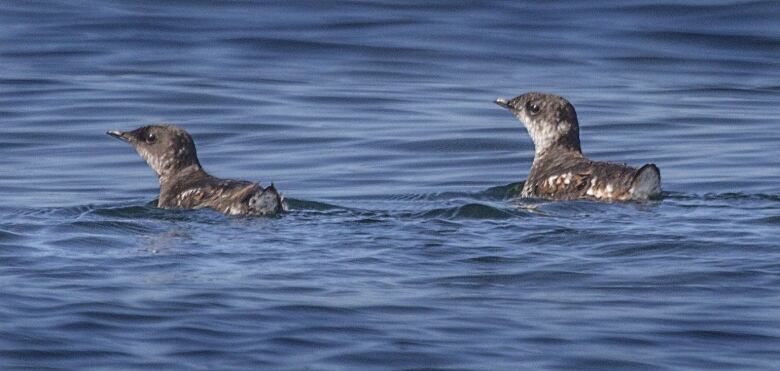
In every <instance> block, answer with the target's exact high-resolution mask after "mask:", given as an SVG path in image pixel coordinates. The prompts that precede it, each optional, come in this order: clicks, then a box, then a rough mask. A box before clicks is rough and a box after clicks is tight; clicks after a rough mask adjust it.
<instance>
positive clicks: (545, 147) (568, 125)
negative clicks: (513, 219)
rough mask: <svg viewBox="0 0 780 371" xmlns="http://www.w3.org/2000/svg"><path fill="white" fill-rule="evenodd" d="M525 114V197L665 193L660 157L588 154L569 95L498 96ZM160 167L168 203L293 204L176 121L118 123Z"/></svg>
mask: <svg viewBox="0 0 780 371" xmlns="http://www.w3.org/2000/svg"><path fill="white" fill-rule="evenodd" d="M496 103H497V104H498V105H500V106H503V107H505V108H507V109H509V111H510V112H511V113H512V114H514V115H515V117H517V118H518V119H519V120H520V121H522V122H523V124H524V125H525V127H526V129H527V130H528V134H529V135H530V136H531V139H532V140H533V143H534V147H535V153H534V161H533V164H532V165H531V171H530V173H529V174H528V179H527V180H526V181H525V184H524V186H523V190H522V192H521V196H522V197H538V198H545V199H553V200H574V199H590V200H597V201H632V200H637V201H642V200H647V199H650V198H653V197H657V196H658V195H660V193H661V174H660V172H659V171H658V168H657V167H656V166H655V165H654V164H646V165H644V166H642V167H640V168H639V169H636V168H632V167H629V166H626V165H621V164H615V163H609V162H599V161H591V160H588V159H587V158H586V157H585V156H584V155H583V154H582V150H581V148H580V137H579V123H578V122H577V113H576V112H575V111H574V106H572V105H571V103H569V102H568V101H567V100H566V99H564V98H562V97H559V96H556V95H552V94H544V93H526V94H523V95H520V96H518V97H515V98H513V99H509V100H507V99H503V98H501V99H498V100H496ZM107 134H108V135H111V136H113V137H116V138H119V139H121V140H124V141H126V142H128V143H130V144H131V145H133V147H134V148H135V150H136V151H137V152H138V154H140V155H141V157H143V158H144V160H146V163H148V164H149V166H150V167H151V168H152V169H153V170H154V172H155V173H156V174H157V177H158V178H159V181H160V198H159V200H158V202H157V206H158V207H161V208H180V209H198V208H212V209H215V210H217V211H220V212H222V213H224V214H228V215H276V214H280V213H282V212H284V211H286V210H287V204H286V202H285V201H284V197H283V196H282V195H281V194H280V193H279V192H277V190H276V188H275V187H274V186H273V184H272V185H270V186H269V187H265V188H264V187H262V186H261V185H260V184H259V183H253V182H248V181H243V180H232V179H220V178H216V177H213V176H211V175H209V174H208V173H206V171H204V170H203V167H202V166H201V165H200V162H199V161H198V156H197V153H196V151H195V142H194V141H193V140H192V136H190V134H188V133H187V132H186V131H185V130H184V129H181V128H179V127H176V126H173V125H151V126H144V127H141V128H138V129H135V130H133V131H128V132H121V131H117V130H110V131H108V132H107Z"/></svg>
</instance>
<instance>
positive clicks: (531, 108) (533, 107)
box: [525, 103, 539, 115]
mask: <svg viewBox="0 0 780 371" xmlns="http://www.w3.org/2000/svg"><path fill="white" fill-rule="evenodd" d="M525 109H526V111H528V113H529V114H531V115H535V114H537V113H539V105H538V104H536V103H528V104H527V105H526V107H525Z"/></svg>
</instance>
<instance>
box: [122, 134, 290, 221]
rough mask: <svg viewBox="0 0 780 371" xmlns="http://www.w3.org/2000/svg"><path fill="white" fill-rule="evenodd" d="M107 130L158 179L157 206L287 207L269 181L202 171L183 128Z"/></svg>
mask: <svg viewBox="0 0 780 371" xmlns="http://www.w3.org/2000/svg"><path fill="white" fill-rule="evenodd" d="M107 134H109V135H111V136H113V137H116V138H119V139H121V140H124V141H126V142H128V143H130V144H132V145H133V147H135V149H136V151H138V154H140V155H141V157H143V158H144V160H146V162H147V163H148V164H149V166H150V167H151V168H152V170H154V172H155V173H156V174H157V176H158V178H159V180H160V197H159V200H158V202H157V206H158V207H161V208H181V209H199V208H212V209H214V210H217V211H219V212H222V213H225V214H228V215H275V214H279V213H281V212H284V211H286V210H287V204H286V202H285V201H284V197H283V196H282V195H281V194H280V193H279V192H277V190H276V188H275V187H274V186H273V184H272V185H271V186H269V187H266V188H263V187H262V186H261V185H260V184H259V183H252V182H248V181H243V180H232V179H220V178H216V177H213V176H211V175H209V174H208V173H206V172H205V171H204V170H203V168H202V167H201V165H200V162H199V161H198V157H197V153H196V151H195V143H194V142H193V140H192V137H191V136H190V135H189V134H188V133H187V132H186V131H184V130H183V129H181V128H178V127H175V126H172V125H151V126H145V127H142V128H138V129H136V130H133V131H129V132H119V131H115V130H112V131H109V132H108V133H107Z"/></svg>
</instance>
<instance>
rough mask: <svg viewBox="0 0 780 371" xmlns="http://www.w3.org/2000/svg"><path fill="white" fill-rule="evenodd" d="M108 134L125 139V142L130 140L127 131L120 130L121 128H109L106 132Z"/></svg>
mask: <svg viewBox="0 0 780 371" xmlns="http://www.w3.org/2000/svg"><path fill="white" fill-rule="evenodd" d="M106 134H108V135H110V136H112V137H114V138H117V139H120V140H123V141H125V142H130V136H129V135H128V133H126V132H123V131H119V130H109V131H107V132H106Z"/></svg>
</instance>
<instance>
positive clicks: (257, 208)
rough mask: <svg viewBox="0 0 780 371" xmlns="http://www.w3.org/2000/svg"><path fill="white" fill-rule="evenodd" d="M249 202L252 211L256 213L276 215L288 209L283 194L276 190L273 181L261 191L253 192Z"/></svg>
mask: <svg viewBox="0 0 780 371" xmlns="http://www.w3.org/2000/svg"><path fill="white" fill-rule="evenodd" d="M249 204H250V205H251V207H252V209H253V210H252V213H253V214H257V215H276V214H280V213H283V212H285V211H287V209H288V208H287V202H286V201H285V200H284V196H283V195H282V194H281V193H279V191H277V190H276V187H274V185H273V183H271V185H270V186H268V187H266V188H265V189H263V191H262V192H258V193H255V194H254V195H253V196H252V199H250V200H249Z"/></svg>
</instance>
